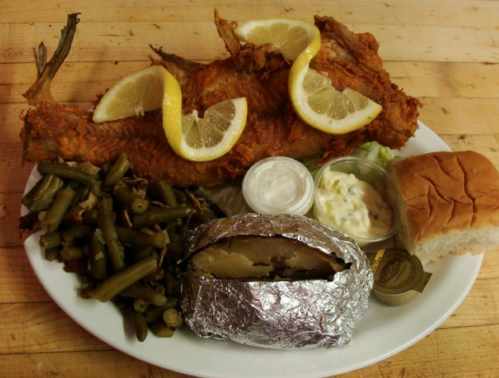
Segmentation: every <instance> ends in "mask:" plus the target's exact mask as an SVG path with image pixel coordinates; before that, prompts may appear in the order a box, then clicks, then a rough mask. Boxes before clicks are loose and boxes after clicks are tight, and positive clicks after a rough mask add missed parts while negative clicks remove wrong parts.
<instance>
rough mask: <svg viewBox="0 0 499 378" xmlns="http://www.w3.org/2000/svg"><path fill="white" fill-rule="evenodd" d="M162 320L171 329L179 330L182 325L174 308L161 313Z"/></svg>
mask: <svg viewBox="0 0 499 378" xmlns="http://www.w3.org/2000/svg"><path fill="white" fill-rule="evenodd" d="M163 320H164V321H165V323H166V324H167V325H168V326H170V327H173V328H180V327H182V325H183V324H184V320H183V319H182V317H181V316H180V314H179V313H178V311H177V310H176V309H174V308H168V309H166V310H165V312H164V313H163Z"/></svg>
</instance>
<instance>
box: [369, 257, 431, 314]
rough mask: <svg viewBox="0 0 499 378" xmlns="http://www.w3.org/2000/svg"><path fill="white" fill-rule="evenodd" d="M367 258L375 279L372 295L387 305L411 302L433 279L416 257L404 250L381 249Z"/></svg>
mask: <svg viewBox="0 0 499 378" xmlns="http://www.w3.org/2000/svg"><path fill="white" fill-rule="evenodd" d="M368 257H369V260H370V262H371V270H372V271H373V276H374V286H373V293H374V295H375V296H376V298H378V299H379V300H380V301H381V302H384V303H386V304H390V305H398V304H402V303H405V302H407V301H409V300H410V299H412V298H413V296H414V293H415V292H420V293H421V292H423V290H424V288H425V286H426V284H427V283H428V281H429V279H430V277H431V273H427V272H425V271H424V268H423V265H422V264H421V261H420V260H419V259H418V258H417V256H413V255H410V254H409V253H408V252H407V251H405V250H402V249H398V248H389V249H386V250H385V249H382V250H380V251H378V252H376V253H373V254H370V255H368Z"/></svg>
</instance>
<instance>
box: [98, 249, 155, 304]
mask: <svg viewBox="0 0 499 378" xmlns="http://www.w3.org/2000/svg"><path fill="white" fill-rule="evenodd" d="M157 267H158V262H157V260H156V258H154V257H149V258H147V259H144V260H140V261H138V262H136V263H135V264H133V265H130V266H128V267H126V268H125V269H123V270H121V271H119V272H118V273H116V274H114V275H113V276H111V277H109V278H107V279H105V280H104V281H103V282H102V283H101V284H100V285H99V286H97V287H96V288H95V289H94V290H92V292H91V295H92V297H93V298H95V299H97V300H99V301H101V302H107V301H109V300H110V299H111V298H113V297H114V296H115V295H117V294H119V293H120V292H122V291H123V290H125V289H126V288H127V287H129V286H132V285H133V284H135V283H136V282H137V281H139V280H141V279H142V278H144V277H146V276H147V275H149V274H151V273H153V272H154V271H155V270H156V269H157Z"/></svg>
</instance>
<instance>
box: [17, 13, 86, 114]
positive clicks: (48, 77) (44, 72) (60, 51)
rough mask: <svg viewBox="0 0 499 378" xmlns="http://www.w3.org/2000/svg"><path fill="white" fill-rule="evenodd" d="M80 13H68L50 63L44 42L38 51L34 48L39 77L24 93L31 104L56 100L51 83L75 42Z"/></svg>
mask: <svg viewBox="0 0 499 378" xmlns="http://www.w3.org/2000/svg"><path fill="white" fill-rule="evenodd" d="M79 14H80V13H72V14H69V15H68V21H67V24H66V26H65V27H64V28H63V29H62V30H61V39H60V40H59V46H57V49H56V50H55V52H54V55H53V56H52V58H51V59H50V61H49V62H48V63H47V48H46V47H45V45H44V44H43V42H42V43H40V46H38V53H37V52H36V50H35V49H33V52H34V55H35V61H36V69H37V79H36V81H35V83H34V84H33V85H32V86H31V88H30V89H28V91H27V92H26V93H24V94H23V96H24V97H25V98H26V99H27V100H28V103H29V104H30V105H32V106H36V105H38V104H39V103H41V102H43V101H45V102H55V100H54V98H53V97H52V94H51V93H50V84H51V83H52V79H54V77H55V74H56V73H57V71H58V70H59V68H60V67H61V65H62V63H63V62H64V60H65V59H66V57H67V56H68V54H69V51H70V50H71V44H72V43H73V38H74V35H75V33H76V25H78V22H80V19H79V18H78V15H79Z"/></svg>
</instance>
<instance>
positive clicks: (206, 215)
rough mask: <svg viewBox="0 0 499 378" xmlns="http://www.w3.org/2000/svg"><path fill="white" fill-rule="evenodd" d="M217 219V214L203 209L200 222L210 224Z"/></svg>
mask: <svg viewBox="0 0 499 378" xmlns="http://www.w3.org/2000/svg"><path fill="white" fill-rule="evenodd" d="M216 218H217V216H216V215H215V213H214V212H213V211H211V210H210V209H207V208H204V209H202V210H201V214H200V215H199V220H200V221H201V223H208V222H209V221H212V220H213V219H216Z"/></svg>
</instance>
